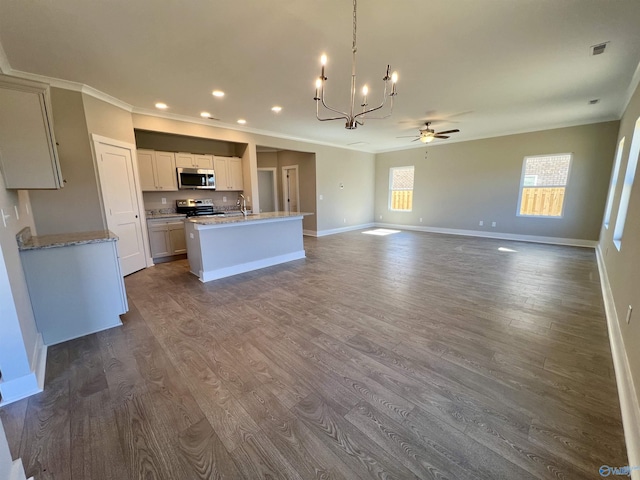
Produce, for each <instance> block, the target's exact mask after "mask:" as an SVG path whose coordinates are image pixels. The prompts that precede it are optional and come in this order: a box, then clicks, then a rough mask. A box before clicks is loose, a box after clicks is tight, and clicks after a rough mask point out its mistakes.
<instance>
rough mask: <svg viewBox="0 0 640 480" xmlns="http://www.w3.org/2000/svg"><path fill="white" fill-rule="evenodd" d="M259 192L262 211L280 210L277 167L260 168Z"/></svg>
mask: <svg viewBox="0 0 640 480" xmlns="http://www.w3.org/2000/svg"><path fill="white" fill-rule="evenodd" d="M258 192H259V199H260V213H262V212H277V211H278V210H279V205H278V170H277V168H275V167H267V168H258Z"/></svg>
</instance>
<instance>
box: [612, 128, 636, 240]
mask: <svg viewBox="0 0 640 480" xmlns="http://www.w3.org/2000/svg"><path fill="white" fill-rule="evenodd" d="M638 157H640V117H638V120H636V123H635V126H634V129H633V135H632V136H631V145H629V155H628V156H627V165H626V168H625V171H624V177H623V178H622V188H621V189H620V203H619V204H618V212H617V214H616V223H615V225H614V227H613V236H612V240H613V244H614V245H615V247H616V249H617V250H618V251H620V250H621V249H622V238H623V236H624V229H625V226H626V224H627V214H628V213H629V204H630V203H631V194H632V192H633V186H634V185H635V183H636V182H635V180H636V174H637V173H638V161H639V158H638ZM632 169H633V172H632V171H631V170H632ZM629 177H631V178H629Z"/></svg>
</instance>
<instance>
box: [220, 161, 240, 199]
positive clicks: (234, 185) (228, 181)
mask: <svg viewBox="0 0 640 480" xmlns="http://www.w3.org/2000/svg"><path fill="white" fill-rule="evenodd" d="M214 170H215V172H216V190H217V191H231V190H233V191H241V190H244V181H243V178H242V159H241V158H238V157H215V158H214Z"/></svg>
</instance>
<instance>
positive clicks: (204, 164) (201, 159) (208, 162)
mask: <svg viewBox="0 0 640 480" xmlns="http://www.w3.org/2000/svg"><path fill="white" fill-rule="evenodd" d="M193 165H194V166H195V167H196V168H206V169H208V170H211V169H212V168H213V155H198V154H194V155H193Z"/></svg>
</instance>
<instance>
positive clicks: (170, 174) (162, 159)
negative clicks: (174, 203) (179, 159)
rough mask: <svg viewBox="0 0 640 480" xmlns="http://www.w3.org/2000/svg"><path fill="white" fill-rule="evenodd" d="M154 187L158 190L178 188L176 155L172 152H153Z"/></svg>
mask: <svg viewBox="0 0 640 480" xmlns="http://www.w3.org/2000/svg"><path fill="white" fill-rule="evenodd" d="M154 166H155V171H156V172H155V173H156V187H157V188H158V189H159V190H165V191H172V190H178V181H177V177H176V157H175V153H173V152H155V164H154Z"/></svg>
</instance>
